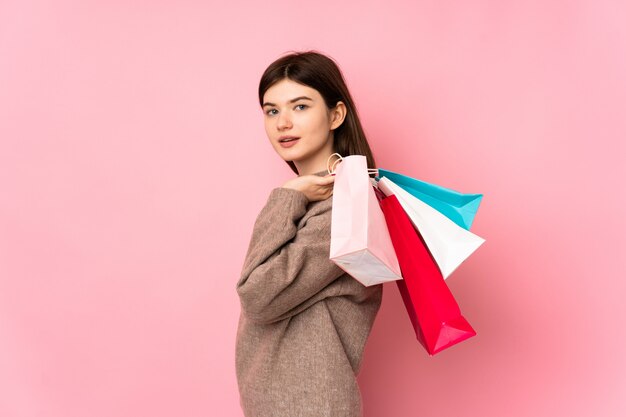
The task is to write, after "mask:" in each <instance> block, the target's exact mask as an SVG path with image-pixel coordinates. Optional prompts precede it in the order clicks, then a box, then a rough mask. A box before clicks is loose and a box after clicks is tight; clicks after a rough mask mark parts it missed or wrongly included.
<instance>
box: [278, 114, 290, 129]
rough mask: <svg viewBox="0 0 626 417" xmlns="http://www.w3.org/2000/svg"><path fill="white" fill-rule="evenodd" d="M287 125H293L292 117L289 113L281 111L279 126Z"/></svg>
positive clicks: (281, 127)
mask: <svg viewBox="0 0 626 417" xmlns="http://www.w3.org/2000/svg"><path fill="white" fill-rule="evenodd" d="M287 127H291V119H290V118H289V115H287V114H285V113H280V114H279V115H278V128H279V129H284V128H287Z"/></svg>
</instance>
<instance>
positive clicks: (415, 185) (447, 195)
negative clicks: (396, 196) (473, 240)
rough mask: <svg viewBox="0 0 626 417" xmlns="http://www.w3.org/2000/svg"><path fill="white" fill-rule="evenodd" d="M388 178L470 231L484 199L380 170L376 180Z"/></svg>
mask: <svg viewBox="0 0 626 417" xmlns="http://www.w3.org/2000/svg"><path fill="white" fill-rule="evenodd" d="M381 177H387V178H389V179H390V180H391V181H393V182H394V183H396V184H397V185H399V186H400V187H402V188H403V189H404V190H406V191H407V192H408V193H410V194H412V195H414V196H415V197H417V198H419V199H420V200H422V201H423V202H424V203H426V204H428V205H429V206H431V207H432V208H434V209H436V210H437V211H439V212H440V213H441V214H443V215H444V216H446V217H447V218H449V219H450V220H452V221H453V222H455V223H456V224H458V225H459V226H461V227H463V228H464V229H467V230H469V229H470V227H472V222H473V221H474V216H476V212H477V211H478V206H479V205H480V201H481V200H482V198H483V195H482V194H463V193H460V192H458V191H455V190H452V189H449V188H445V187H442V186H440V185H435V184H430V183H428V182H425V181H421V180H418V179H416V178H411V177H408V176H406V175H402V174H398V173H397V172H393V171H388V170H386V169H383V168H378V175H377V176H376V179H377V180H379V179H380V178H381Z"/></svg>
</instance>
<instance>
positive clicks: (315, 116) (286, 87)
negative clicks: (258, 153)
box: [263, 78, 345, 175]
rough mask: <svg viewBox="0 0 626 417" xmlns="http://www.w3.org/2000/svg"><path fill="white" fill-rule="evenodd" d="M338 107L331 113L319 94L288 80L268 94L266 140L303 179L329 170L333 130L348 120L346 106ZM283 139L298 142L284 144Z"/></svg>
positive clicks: (265, 112)
mask: <svg viewBox="0 0 626 417" xmlns="http://www.w3.org/2000/svg"><path fill="white" fill-rule="evenodd" d="M339 103H340V104H339V105H338V106H336V107H334V108H333V109H328V108H327V107H326V104H325V103H324V99H323V98H322V96H321V95H320V93H319V92H318V91H317V90H315V89H314V88H311V87H308V86H305V85H302V84H299V83H296V82H295V81H292V80H289V79H287V78H285V79H283V80H281V81H279V82H277V83H276V84H274V85H273V86H271V87H270V88H269V89H268V90H267V91H266V92H265V95H264V96H263V112H264V120H265V132H266V133H267V137H268V138H269V140H270V142H271V144H272V146H273V147H274V150H275V151H276V152H277V153H278V155H280V157H281V158H283V159H284V160H285V161H293V162H294V164H295V165H296V168H298V172H299V173H300V174H301V175H304V174H311V173H315V172H319V171H322V170H324V169H325V168H326V160H327V159H328V157H329V156H330V155H331V154H332V153H333V152H334V150H333V140H334V137H333V130H334V129H336V128H337V127H338V126H339V125H341V123H342V122H343V119H344V117H345V105H344V104H343V103H342V102H339ZM283 136H288V137H289V136H293V137H296V138H298V139H295V140H292V141H287V142H285V141H283V139H284V138H283Z"/></svg>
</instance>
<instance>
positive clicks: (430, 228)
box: [378, 176, 485, 279]
mask: <svg viewBox="0 0 626 417" xmlns="http://www.w3.org/2000/svg"><path fill="white" fill-rule="evenodd" d="M378 188H379V189H381V190H382V191H383V193H384V194H385V195H387V196H390V195H396V196H397V199H398V202H399V203H400V205H401V206H402V208H403V209H404V211H405V212H406V214H408V216H409V218H410V220H411V222H412V223H413V225H414V226H415V227H416V228H417V229H418V230H419V231H420V234H421V235H422V237H423V238H424V241H425V242H426V246H427V247H428V250H429V251H430V253H431V254H432V256H433V257H434V258H435V261H436V262H437V265H438V266H439V268H440V270H441V274H442V275H443V277H444V279H446V278H448V277H449V276H450V274H452V272H454V270H455V269H457V268H458V267H459V265H461V263H462V262H463V261H465V260H466V259H467V258H468V257H469V256H470V255H471V254H472V253H473V252H474V251H475V250H476V249H478V247H479V246H480V245H482V244H483V243H484V242H485V239H483V238H482V237H480V236H477V235H475V234H474V233H472V232H470V231H469V230H466V229H464V228H462V227H461V226H458V225H457V224H456V223H454V222H453V221H452V220H450V219H449V218H448V217H446V216H444V215H443V214H441V213H440V212H439V211H437V210H435V209H434V208H433V207H431V206H429V205H428V204H426V203H424V202H423V201H421V200H420V199H419V198H417V197H415V196H413V195H411V194H409V193H408V192H407V191H405V190H404V189H403V188H402V187H400V186H398V185H397V184H396V183H394V182H393V181H391V180H390V179H389V178H387V177H384V176H383V177H381V178H380V179H379V180H378Z"/></svg>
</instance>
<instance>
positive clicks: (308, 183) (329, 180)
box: [283, 174, 335, 201]
mask: <svg viewBox="0 0 626 417" xmlns="http://www.w3.org/2000/svg"><path fill="white" fill-rule="evenodd" d="M334 182H335V176H334V175H330V174H328V175H326V176H325V177H320V176H319V175H313V174H311V175H302V176H300V177H296V178H292V179H290V180H289V181H287V182H286V183H285V184H283V188H293V189H294V190H298V191H302V192H303V193H304V195H305V196H306V198H307V199H308V200H309V201H319V200H326V199H327V198H328V197H330V196H331V195H332V194H333V184H334Z"/></svg>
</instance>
